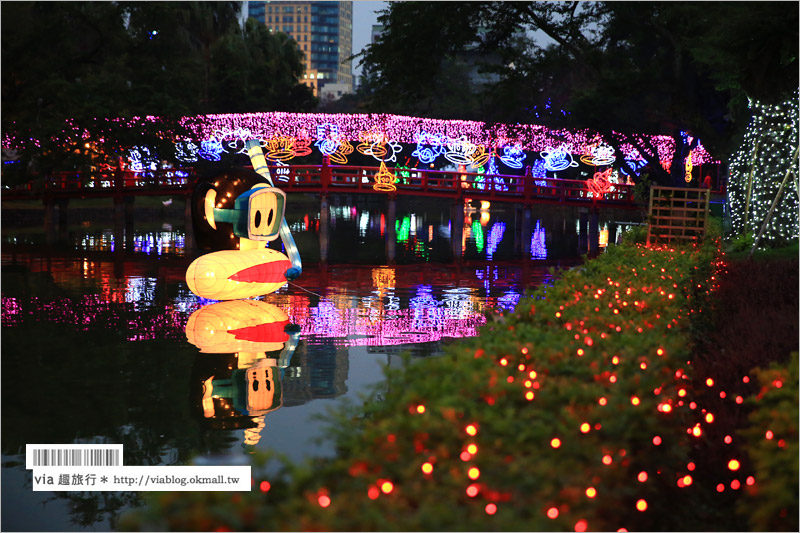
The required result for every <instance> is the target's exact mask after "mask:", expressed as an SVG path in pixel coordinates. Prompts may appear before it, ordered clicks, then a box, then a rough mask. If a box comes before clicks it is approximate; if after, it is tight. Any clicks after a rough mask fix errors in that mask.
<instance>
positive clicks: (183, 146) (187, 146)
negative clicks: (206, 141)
mask: <svg viewBox="0 0 800 533" xmlns="http://www.w3.org/2000/svg"><path fill="white" fill-rule="evenodd" d="M199 151H200V147H199V146H198V145H197V144H196V143H195V142H194V141H178V142H176V143H175V159H177V160H178V161H180V162H181V163H196V162H197V153H198V152H199Z"/></svg>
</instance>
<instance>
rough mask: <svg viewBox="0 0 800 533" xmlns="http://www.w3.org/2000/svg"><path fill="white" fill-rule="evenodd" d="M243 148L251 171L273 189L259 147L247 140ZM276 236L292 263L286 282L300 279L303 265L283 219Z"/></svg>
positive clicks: (265, 161) (287, 272)
mask: <svg viewBox="0 0 800 533" xmlns="http://www.w3.org/2000/svg"><path fill="white" fill-rule="evenodd" d="M245 146H246V148H247V155H248V156H250V162H251V163H252V164H253V170H255V171H256V172H258V173H259V174H260V175H261V176H263V177H264V178H265V179H266V180H267V182H268V183H269V186H270V187H274V185H273V184H272V177H271V176H270V173H269V167H267V160H266V158H265V157H264V152H262V151H261V145H260V144H259V143H258V141H256V140H249V141H247V144H246V145H245ZM278 235H279V236H280V238H281V242H283V246H284V248H286V255H287V256H288V257H289V262H290V263H292V266H291V267H290V268H289V269H288V270H286V272H285V273H284V276H286V279H287V280H288V281H292V280H294V279H297V278H298V277H300V274H302V273H303V263H302V262H301V261H300V252H299V251H298V250H297V245H296V244H295V242H294V237H292V232H291V231H289V225H288V224H287V223H286V218H285V217H284V219H283V220H282V221H281V227H280V230H279V232H278Z"/></svg>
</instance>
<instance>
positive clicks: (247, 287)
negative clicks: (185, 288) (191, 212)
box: [186, 248, 292, 300]
mask: <svg viewBox="0 0 800 533" xmlns="http://www.w3.org/2000/svg"><path fill="white" fill-rule="evenodd" d="M291 266H292V264H291V262H290V261H289V258H287V257H286V256H285V255H284V254H282V253H281V252H278V251H276V250H272V249H269V248H264V249H255V250H221V251H218V252H213V253H210V254H206V255H202V256H200V257H198V258H197V259H195V260H194V261H192V263H191V264H190V265H189V268H187V269H186V283H188V285H189V290H191V291H192V292H193V293H195V294H196V295H197V296H200V297H201V298H208V299H211V300H238V299H241V298H253V297H256V296H261V295H264V294H269V293H272V292H275V291H276V290H278V289H280V288H281V287H283V286H284V285H285V284H286V277H285V273H286V271H287V270H288V269H289V268H291Z"/></svg>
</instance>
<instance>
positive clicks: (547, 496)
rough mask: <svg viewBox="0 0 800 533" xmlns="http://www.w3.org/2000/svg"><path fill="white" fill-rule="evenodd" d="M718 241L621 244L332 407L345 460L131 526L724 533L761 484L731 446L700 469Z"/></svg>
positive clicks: (152, 509) (183, 497) (166, 503)
mask: <svg viewBox="0 0 800 533" xmlns="http://www.w3.org/2000/svg"><path fill="white" fill-rule="evenodd" d="M714 232H715V233H717V235H716V236H712V237H711V238H710V239H709V240H708V241H707V244H704V245H702V246H697V245H695V246H689V245H686V246H685V247H675V248H662V249H647V248H645V247H643V246H642V245H641V244H634V243H624V244H623V245H620V246H617V247H612V248H611V249H609V251H608V252H607V253H605V254H603V255H602V256H600V257H598V258H597V259H595V260H592V261H589V262H588V263H586V264H585V265H584V266H583V267H581V268H580V269H573V270H570V271H567V272H564V273H562V275H561V278H560V279H559V280H558V281H557V282H555V283H554V285H553V286H550V287H542V288H539V289H537V290H536V291H534V292H533V293H532V294H531V295H530V297H529V298H525V299H523V300H521V301H520V303H519V304H518V305H517V307H516V309H515V310H514V312H513V313H510V314H500V313H498V314H494V315H490V316H489V317H488V323H487V325H486V326H484V328H483V329H482V330H481V332H480V335H479V336H478V337H475V338H472V339H468V340H465V341H460V342H458V343H454V344H452V345H449V346H448V347H447V348H446V349H445V353H444V354H443V355H442V356H440V357H433V358H429V359H422V360H416V361H411V360H407V361H406V364H405V365H404V366H402V367H401V368H394V369H387V370H386V375H387V383H386V384H384V385H383V386H381V389H380V394H381V395H382V396H383V399H382V401H378V402H367V403H366V404H365V405H362V406H352V407H350V408H348V409H344V410H342V411H341V412H338V413H333V417H332V420H331V423H330V428H329V437H330V438H331V439H332V440H333V442H334V443H335V448H336V452H337V453H336V456H335V457H334V458H323V459H315V460H312V461H310V462H309V463H307V464H302V465H296V464H292V463H287V464H285V465H284V467H283V469H282V471H281V473H279V474H276V475H274V476H270V477H269V478H268V479H265V478H264V477H263V474H256V475H255V479H254V480H253V489H252V490H251V491H250V492H248V493H244V494H226V493H202V492H197V493H194V492H191V493H172V494H165V495H153V496H151V497H150V500H149V505H148V507H147V508H146V510H144V511H141V512H139V514H136V515H133V516H130V517H128V519H127V520H126V521H125V522H123V524H122V526H123V527H126V528H127V527H130V528H147V529H151V528H155V529H163V530H186V529H192V530H210V529H215V530H234V531H236V530H273V531H278V530H328V531H338V530H348V531H376V530H378V531H390V530H401V531H426V530H432V531H449V530H483V531H494V530H507V531H558V530H564V531H588V530H605V531H617V530H619V531H626V530H651V531H654V530H667V531H668V530H693V531H696V530H707V529H715V528H719V527H722V528H723V529H725V525H724V524H721V523H720V522H719V520H720V518H721V517H722V519H728V516H726V515H732V513H731V512H730V509H731V507H730V503H731V501H732V500H731V498H732V497H734V498H735V497H736V495H737V494H739V493H740V492H741V490H742V489H744V488H748V487H749V488H753V487H754V486H755V487H758V483H759V482H760V480H757V478H756V476H753V475H750V474H751V472H750V471H749V470H748V469H749V466H748V462H747V461H746V460H745V458H743V457H740V456H738V455H736V454H733V452H731V455H730V456H728V455H726V456H725V457H724V458H723V459H720V460H719V461H717V462H718V463H719V464H709V460H708V458H706V457H695V454H697V455H702V452H700V451H699V450H702V447H701V446H698V444H699V443H701V442H703V441H704V439H708V438H709V437H708V435H709V434H711V433H713V432H712V431H708V430H709V428H710V427H712V426H713V424H714V423H715V412H712V410H711V409H710V408H708V407H707V406H706V405H704V404H703V401H702V400H701V399H700V398H702V397H704V395H705V394H706V393H707V392H708V391H709V390H713V389H714V387H715V380H714V377H713V376H694V375H693V374H694V370H693V365H692V364H691V358H692V353H691V350H692V340H691V338H692V337H691V328H692V324H693V322H694V321H696V320H697V319H698V318H699V317H700V316H701V315H702V313H703V310H704V309H706V310H707V309H708V308H709V305H710V304H709V301H710V300H709V299H710V298H712V296H711V294H712V292H713V290H714V289H715V287H716V283H717V270H718V269H719V268H720V266H721V263H720V261H719V255H718V253H719V252H718V243H719V238H718V232H719V230H718V228H715V229H714ZM373 397H374V395H373ZM730 401H732V402H734V401H735V402H736V404H740V403H741V402H740V401H739V398H737V399H734V398H731V399H730ZM729 438H730V436H726V439H729ZM726 442H727V440H726ZM259 459H263V458H259ZM254 471H255V472H257V471H258V469H255V470H254ZM720 485H722V486H723V490H721V491H720V490H719V488H718V487H719V486H720ZM728 525H729V523H728Z"/></svg>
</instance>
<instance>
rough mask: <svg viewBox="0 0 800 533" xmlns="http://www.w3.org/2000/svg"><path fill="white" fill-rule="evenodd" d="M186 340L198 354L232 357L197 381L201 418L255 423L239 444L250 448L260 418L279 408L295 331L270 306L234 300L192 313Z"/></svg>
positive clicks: (261, 422) (256, 436)
mask: <svg viewBox="0 0 800 533" xmlns="http://www.w3.org/2000/svg"><path fill="white" fill-rule="evenodd" d="M186 338H187V340H188V341H189V342H190V343H192V344H194V345H195V346H197V347H198V348H199V349H200V352H201V353H203V354H226V353H233V354H234V362H232V363H229V362H227V361H225V363H227V364H222V365H219V366H216V367H212V368H209V369H207V370H206V371H205V372H204V373H203V374H204V375H201V376H199V378H200V381H201V383H200V384H199V385H201V386H202V400H201V405H202V410H203V417H204V418H206V419H216V420H220V419H229V420H230V421H232V422H233V425H234V426H236V427H241V426H252V425H253V424H254V425H255V426H254V427H248V428H246V429H245V440H244V444H245V445H246V446H253V445H255V444H256V443H257V442H258V441H259V439H260V438H261V430H262V429H263V428H264V415H266V414H267V413H270V412H272V411H275V410H276V409H278V408H280V407H281V406H282V405H283V392H282V387H281V380H282V378H283V373H284V369H285V368H286V367H288V366H289V362H290V361H291V358H292V354H293V353H294V351H295V349H296V348H297V343H298V340H299V338H300V331H299V328H298V327H297V326H294V325H292V324H290V322H289V317H288V316H287V315H286V313H285V312H284V311H282V310H281V309H280V308H278V307H276V306H274V305H272V304H268V303H266V302H262V301H260V300H236V301H230V302H219V303H215V304H211V305H208V306H205V307H201V308H200V309H198V310H197V311H195V312H194V313H192V315H191V316H190V317H189V320H188V322H187V323H186ZM209 374H210V375H209ZM223 425H224V424H223Z"/></svg>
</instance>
